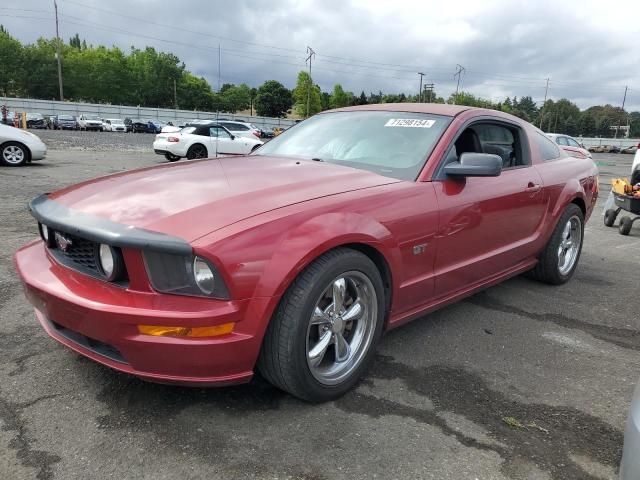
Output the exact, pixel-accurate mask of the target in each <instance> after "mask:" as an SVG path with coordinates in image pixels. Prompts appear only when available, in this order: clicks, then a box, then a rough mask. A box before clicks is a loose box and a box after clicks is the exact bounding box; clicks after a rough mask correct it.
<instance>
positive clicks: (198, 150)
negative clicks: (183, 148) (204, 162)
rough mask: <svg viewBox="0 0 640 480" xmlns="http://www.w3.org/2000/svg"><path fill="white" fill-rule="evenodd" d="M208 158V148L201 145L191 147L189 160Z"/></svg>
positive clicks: (188, 154) (188, 153)
mask: <svg viewBox="0 0 640 480" xmlns="http://www.w3.org/2000/svg"><path fill="white" fill-rule="evenodd" d="M207 156H208V152H207V147H205V146H204V145H202V144H201V143H196V144H194V145H191V147H189V150H187V158H188V159H189V160H193V159H194V158H207Z"/></svg>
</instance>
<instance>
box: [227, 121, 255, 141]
mask: <svg viewBox="0 0 640 480" xmlns="http://www.w3.org/2000/svg"><path fill="white" fill-rule="evenodd" d="M218 123H219V124H220V125H222V126H223V127H224V128H226V129H227V130H229V131H230V132H231V133H233V134H234V135H236V136H238V137H247V138H261V137H262V130H260V129H259V128H258V127H256V126H255V125H253V124H252V123H248V122H236V121H234V120H220V121H218Z"/></svg>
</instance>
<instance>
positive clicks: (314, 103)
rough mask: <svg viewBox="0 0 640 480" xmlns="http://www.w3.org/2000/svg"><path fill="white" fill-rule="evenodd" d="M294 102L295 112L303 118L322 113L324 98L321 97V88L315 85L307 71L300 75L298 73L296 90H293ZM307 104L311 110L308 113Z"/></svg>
mask: <svg viewBox="0 0 640 480" xmlns="http://www.w3.org/2000/svg"><path fill="white" fill-rule="evenodd" d="M293 101H294V105H293V108H294V110H295V112H296V113H297V114H298V115H299V116H301V117H306V116H311V115H315V114H316V113H318V112H320V111H322V97H321V95H320V87H318V86H317V85H314V84H313V79H312V78H311V76H310V75H309V74H308V73H307V72H305V71H301V72H300V73H298V81H297V83H296V88H294V89H293ZM307 102H308V109H309V111H308V112H307ZM307 114H308V115H307Z"/></svg>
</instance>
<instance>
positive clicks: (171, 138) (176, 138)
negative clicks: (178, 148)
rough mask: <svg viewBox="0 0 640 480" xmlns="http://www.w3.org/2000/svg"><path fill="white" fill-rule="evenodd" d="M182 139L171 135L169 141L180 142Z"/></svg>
mask: <svg viewBox="0 0 640 480" xmlns="http://www.w3.org/2000/svg"><path fill="white" fill-rule="evenodd" d="M179 141H180V139H179V138H178V137H169V138H167V142H171V143H178V142H179Z"/></svg>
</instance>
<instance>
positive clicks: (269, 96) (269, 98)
mask: <svg viewBox="0 0 640 480" xmlns="http://www.w3.org/2000/svg"><path fill="white" fill-rule="evenodd" d="M291 105H292V98H291V91H290V90H289V89H287V88H286V87H285V86H284V85H282V84H281V83H280V82H278V81H276V80H267V81H266V82H264V83H263V84H262V85H261V86H260V88H258V93H257V95H256V113H257V114H258V115H259V116H261V117H284V116H286V114H287V110H289V109H290V108H291Z"/></svg>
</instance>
